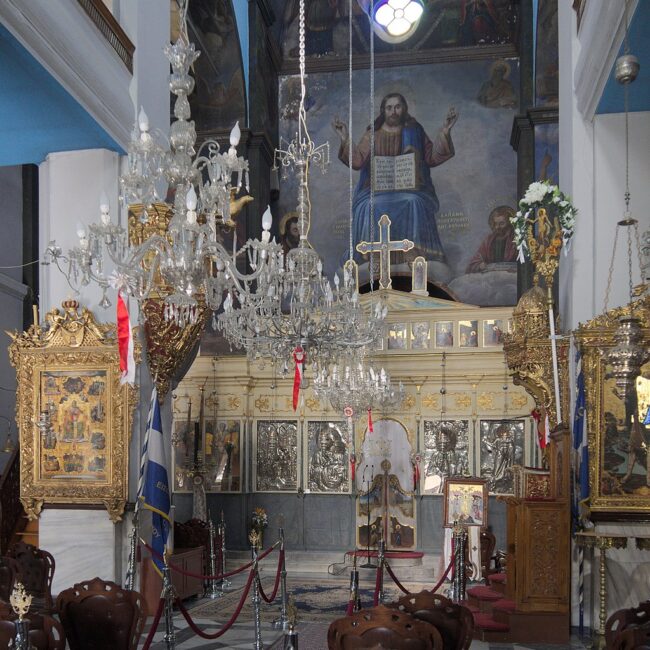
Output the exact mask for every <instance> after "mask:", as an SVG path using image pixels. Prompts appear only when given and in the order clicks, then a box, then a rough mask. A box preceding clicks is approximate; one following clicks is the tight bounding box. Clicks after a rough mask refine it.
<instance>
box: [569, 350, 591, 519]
mask: <svg viewBox="0 0 650 650" xmlns="http://www.w3.org/2000/svg"><path fill="white" fill-rule="evenodd" d="M586 404H587V403H586V398H585V377H584V374H583V372H582V359H581V357H580V353H579V352H578V353H576V403H575V409H574V416H573V448H574V449H575V450H576V458H577V467H576V485H575V490H574V516H575V519H576V522H577V521H578V519H579V518H580V504H584V503H585V501H587V500H588V499H589V445H588V443H587V431H586V424H587V413H586Z"/></svg>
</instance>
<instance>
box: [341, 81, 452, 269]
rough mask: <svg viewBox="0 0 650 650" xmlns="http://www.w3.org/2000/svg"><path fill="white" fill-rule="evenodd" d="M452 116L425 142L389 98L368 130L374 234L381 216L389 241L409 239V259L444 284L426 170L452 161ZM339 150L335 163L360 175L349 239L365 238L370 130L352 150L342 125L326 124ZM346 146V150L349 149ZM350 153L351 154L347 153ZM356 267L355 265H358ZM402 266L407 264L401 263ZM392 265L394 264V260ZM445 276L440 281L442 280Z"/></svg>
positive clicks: (397, 98)
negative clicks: (424, 263)
mask: <svg viewBox="0 0 650 650" xmlns="http://www.w3.org/2000/svg"><path fill="white" fill-rule="evenodd" d="M457 120H458V113H457V112H456V110H455V109H454V108H453V107H451V108H449V110H448V111H447V114H446V117H445V119H444V122H443V124H442V126H441V127H440V129H439V130H438V132H437V133H436V135H435V136H434V137H433V138H430V137H429V136H428V135H427V133H426V132H425V130H424V128H423V127H422V125H421V124H420V123H419V122H418V121H417V120H416V119H415V118H414V117H413V116H411V115H410V114H409V108H408V104H407V101H406V98H405V97H404V96H403V95H402V94H400V93H389V94H388V95H386V96H385V97H384V98H383V99H382V101H381V105H380V111H379V115H378V116H377V118H376V119H375V122H374V124H373V126H372V128H373V130H374V150H375V165H374V167H375V171H374V179H375V183H374V189H375V193H374V196H373V200H374V210H373V211H374V232H375V236H376V235H377V234H378V226H377V222H378V220H379V218H380V216H381V215H382V214H388V216H389V217H390V219H391V222H392V225H391V239H392V240H401V239H410V240H411V241H413V242H415V248H414V249H413V250H412V251H411V253H410V255H411V256H412V257H415V256H417V255H422V256H423V257H425V259H427V260H428V261H429V263H430V265H431V264H432V263H433V264H434V265H435V267H436V270H435V272H436V275H437V277H438V278H439V279H440V280H442V281H446V280H448V279H449V274H450V271H449V267H448V266H447V260H446V257H445V252H444V250H443V247H442V243H441V241H440V237H439V235H438V228H437V225H436V215H437V213H438V210H439V207H440V203H439V201H438V197H437V195H436V190H435V187H434V185H433V181H432V180H431V169H432V168H433V167H437V166H438V165H442V164H443V163H445V162H447V161H448V160H449V159H450V158H452V157H453V156H454V153H455V151H454V144H453V141H452V139H451V130H452V127H453V126H454V124H456V121H457ZM332 126H333V128H334V130H335V131H336V132H337V133H338V135H339V137H340V139H341V144H340V147H339V154H338V156H339V160H341V162H343V163H344V164H345V165H346V166H350V165H351V166H352V169H354V170H358V171H359V172H360V175H359V182H358V184H357V187H356V190H355V193H354V197H353V205H352V211H353V233H352V235H353V238H354V241H355V242H357V243H358V242H361V241H366V242H370V241H372V240H371V238H370V232H371V229H370V200H371V196H370V175H371V172H370V148H371V135H372V131H371V129H370V127H368V128H367V129H366V131H365V132H364V134H363V135H362V136H361V139H360V140H359V142H358V143H357V144H355V143H354V142H353V141H351V138H350V134H349V133H348V127H347V125H346V124H345V123H344V122H343V121H341V120H340V119H339V118H338V117H336V118H335V119H334V121H333V123H332ZM350 145H351V146H350ZM350 150H351V151H350ZM358 261H359V260H358ZM405 261H408V260H405ZM393 263H399V261H398V260H397V259H395V258H394V262H393ZM445 276H446V277H445Z"/></svg>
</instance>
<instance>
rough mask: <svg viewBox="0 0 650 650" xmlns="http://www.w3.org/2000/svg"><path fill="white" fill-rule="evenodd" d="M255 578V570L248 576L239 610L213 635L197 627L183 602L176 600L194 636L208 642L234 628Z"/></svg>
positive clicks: (238, 606)
mask: <svg viewBox="0 0 650 650" xmlns="http://www.w3.org/2000/svg"><path fill="white" fill-rule="evenodd" d="M254 577H255V570H253V571H251V572H250V573H249V575H248V580H247V582H246V586H245V587H244V591H243V593H242V597H241V599H240V600H239V604H238V605H237V609H235V611H234V612H233V615H232V616H231V617H230V618H229V619H228V621H227V622H226V623H225V624H224V626H223V627H222V628H221V629H220V630H219V631H218V632H214V633H213V634H208V633H207V632H204V631H203V630H201V629H200V628H199V627H197V625H196V623H195V622H194V621H193V620H192V617H191V616H190V613H189V612H188V611H187V609H185V606H184V605H183V603H182V602H181V600H180V598H177V599H176V606H177V607H178V609H179V611H180V613H181V614H182V615H183V618H184V619H185V620H186V621H187V624H188V625H189V627H190V629H191V630H192V632H194V634H196V635H198V636H200V637H201V638H202V639H208V640H213V639H218V638H219V637H220V636H222V635H223V634H225V633H226V632H227V631H228V630H229V629H230V628H231V627H232V626H233V623H234V622H235V621H236V620H237V617H238V616H239V615H240V614H241V610H242V609H243V607H244V603H245V602H246V598H247V597H248V592H249V591H250V589H251V585H252V584H253V579H254Z"/></svg>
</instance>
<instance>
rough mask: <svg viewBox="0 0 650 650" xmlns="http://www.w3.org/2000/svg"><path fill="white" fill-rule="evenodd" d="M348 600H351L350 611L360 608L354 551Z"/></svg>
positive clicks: (357, 571)
mask: <svg viewBox="0 0 650 650" xmlns="http://www.w3.org/2000/svg"><path fill="white" fill-rule="evenodd" d="M350 600H351V601H352V611H353V612H358V611H359V610H360V609H361V598H360V597H359V569H357V554H356V553H355V554H354V560H353V561H352V570H351V571H350Z"/></svg>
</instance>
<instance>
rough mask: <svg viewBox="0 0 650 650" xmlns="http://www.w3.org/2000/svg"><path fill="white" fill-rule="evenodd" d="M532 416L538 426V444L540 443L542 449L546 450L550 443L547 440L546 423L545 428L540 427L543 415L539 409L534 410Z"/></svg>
mask: <svg viewBox="0 0 650 650" xmlns="http://www.w3.org/2000/svg"><path fill="white" fill-rule="evenodd" d="M530 414H531V416H532V418H533V420H535V423H536V424H537V442H538V443H539V446H540V449H545V448H546V445H547V442H548V441H547V438H546V426H545V425H546V423H545V424H544V427H543V428H540V425H541V424H542V414H541V413H540V410H539V409H537V408H534V409H533V410H532V411H531V412H530Z"/></svg>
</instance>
